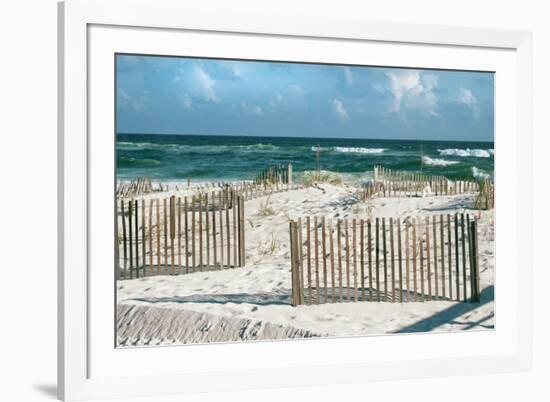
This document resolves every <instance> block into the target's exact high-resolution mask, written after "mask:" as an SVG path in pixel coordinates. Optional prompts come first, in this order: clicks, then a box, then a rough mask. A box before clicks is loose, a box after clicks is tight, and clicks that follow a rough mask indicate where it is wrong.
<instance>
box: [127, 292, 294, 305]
mask: <svg viewBox="0 0 550 402" xmlns="http://www.w3.org/2000/svg"><path fill="white" fill-rule="evenodd" d="M130 300H134V301H141V302H146V303H151V304H155V303H178V304H182V303H212V304H228V303H234V304H245V303H246V304H255V305H258V306H270V305H289V306H290V305H291V304H292V297H291V292H290V290H283V291H278V292H263V293H253V294H251V293H227V294H211V295H203V294H201V295H189V296H173V297H139V298H133V299H130Z"/></svg>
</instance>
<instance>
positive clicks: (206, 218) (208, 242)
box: [204, 193, 210, 267]
mask: <svg viewBox="0 0 550 402" xmlns="http://www.w3.org/2000/svg"><path fill="white" fill-rule="evenodd" d="M204 215H205V230H206V233H205V235H204V236H205V238H206V266H207V267H210V217H209V214H208V193H205V194H204Z"/></svg>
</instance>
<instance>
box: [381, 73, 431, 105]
mask: <svg viewBox="0 0 550 402" xmlns="http://www.w3.org/2000/svg"><path fill="white" fill-rule="evenodd" d="M386 76H387V77H388V78H389V80H390V91H391V93H392V95H393V102H392V104H391V106H390V111H392V112H396V113H400V112H401V107H402V106H403V105H405V106H406V107H408V108H411V109H421V110H424V111H426V112H427V113H429V114H432V115H437V110H436V109H437V100H438V98H437V95H436V94H435V92H434V89H435V88H436V87H437V83H438V77H437V75H435V74H432V73H428V74H422V73H420V71H418V70H395V71H391V72H387V73H386Z"/></svg>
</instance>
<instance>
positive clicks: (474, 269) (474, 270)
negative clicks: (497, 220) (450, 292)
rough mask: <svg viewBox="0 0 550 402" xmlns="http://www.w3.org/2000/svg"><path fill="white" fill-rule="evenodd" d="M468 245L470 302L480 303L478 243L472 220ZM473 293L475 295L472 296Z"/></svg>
mask: <svg viewBox="0 0 550 402" xmlns="http://www.w3.org/2000/svg"><path fill="white" fill-rule="evenodd" d="M470 244H471V245H472V248H471V253H472V266H471V267H470V270H471V273H470V274H471V275H472V277H473V278H474V280H473V289H472V301H473V302H477V303H479V302H480V289H479V257H478V242H477V221H476V220H475V219H474V220H473V221H472V222H470ZM474 293H475V294H474Z"/></svg>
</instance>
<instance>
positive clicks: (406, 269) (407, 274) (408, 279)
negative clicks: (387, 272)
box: [405, 221, 411, 301]
mask: <svg viewBox="0 0 550 402" xmlns="http://www.w3.org/2000/svg"><path fill="white" fill-rule="evenodd" d="M409 226H410V222H409V221H406V222H405V262H406V267H405V282H406V286H405V287H406V289H407V293H406V295H407V301H410V299H411V297H410V293H411V292H410V283H411V282H410V261H409Z"/></svg>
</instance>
